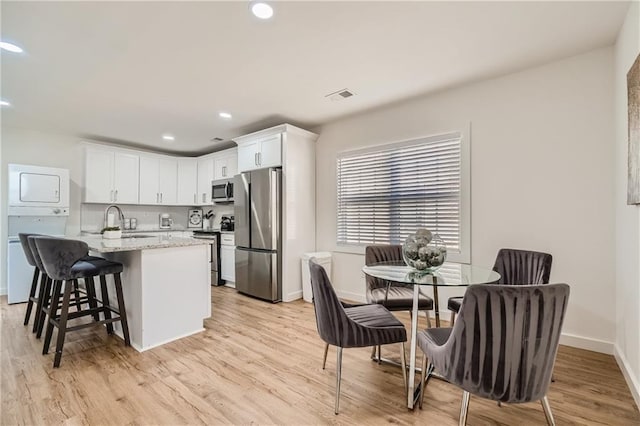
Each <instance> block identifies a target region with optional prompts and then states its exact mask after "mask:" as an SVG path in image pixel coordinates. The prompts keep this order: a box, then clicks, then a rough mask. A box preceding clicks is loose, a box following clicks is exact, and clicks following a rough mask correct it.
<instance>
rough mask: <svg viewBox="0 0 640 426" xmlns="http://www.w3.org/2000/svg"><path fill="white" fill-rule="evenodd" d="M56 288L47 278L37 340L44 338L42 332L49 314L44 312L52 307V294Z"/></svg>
mask: <svg viewBox="0 0 640 426" xmlns="http://www.w3.org/2000/svg"><path fill="white" fill-rule="evenodd" d="M53 288H54V283H53V280H52V279H51V278H49V277H46V279H45V283H44V289H43V291H42V309H41V310H40V318H38V329H37V330H36V338H38V339H39V338H40V337H41V336H42V330H43V329H44V326H45V322H46V320H47V313H46V312H45V311H44V310H45V309H48V308H49V306H51V292H52V289H53Z"/></svg>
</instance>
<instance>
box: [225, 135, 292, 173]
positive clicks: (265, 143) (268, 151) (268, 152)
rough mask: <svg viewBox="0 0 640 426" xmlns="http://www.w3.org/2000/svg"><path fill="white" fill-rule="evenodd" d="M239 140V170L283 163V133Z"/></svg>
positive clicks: (275, 165) (276, 165)
mask: <svg viewBox="0 0 640 426" xmlns="http://www.w3.org/2000/svg"><path fill="white" fill-rule="evenodd" d="M236 142H238V171H239V172H246V171H248V170H255V169H262V168H265V167H278V166H281V165H282V135H281V134H275V135H270V136H267V137H261V138H255V139H252V138H247V139H243V140H242V141H240V140H236Z"/></svg>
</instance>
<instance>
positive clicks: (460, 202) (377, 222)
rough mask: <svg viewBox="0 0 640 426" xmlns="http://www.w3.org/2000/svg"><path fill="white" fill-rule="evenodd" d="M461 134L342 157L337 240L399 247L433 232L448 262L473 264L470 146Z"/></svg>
mask: <svg viewBox="0 0 640 426" xmlns="http://www.w3.org/2000/svg"><path fill="white" fill-rule="evenodd" d="M464 139H465V138H464V137H463V134H462V133H460V132H456V133H448V134H444V135H438V136H431V137H427V138H422V139H418V140H413V141H409V142H402V143H396V144H390V145H383V146H377V147H375V148H369V149H365V150H359V151H351V152H345V153H342V154H340V155H339V156H338V164H337V168H338V170H337V184H338V204H337V205H338V218H337V232H338V235H337V242H338V244H339V245H346V246H365V245H368V244H400V243H402V242H403V241H404V240H405V238H406V237H407V236H408V235H409V234H411V233H413V232H415V230H416V229H418V228H428V229H430V230H431V231H435V232H436V233H438V234H439V235H440V237H442V239H443V240H444V241H445V243H446V244H447V249H448V259H450V260H456V261H460V262H469V260H470V259H469V257H470V256H469V244H468V241H469V234H470V232H469V215H468V211H469V202H468V201H469V190H468V189H469V182H468V179H469V173H468V169H469V168H468V147H467V145H468V144H465V143H463V140H464Z"/></svg>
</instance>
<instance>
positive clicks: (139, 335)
mask: <svg viewBox="0 0 640 426" xmlns="http://www.w3.org/2000/svg"><path fill="white" fill-rule="evenodd" d="M73 238H74V239H78V240H81V241H84V242H86V243H87V244H88V245H89V250H90V251H91V252H92V253H95V254H96V255H98V256H100V257H104V258H106V259H109V260H113V261H116V262H120V263H122V264H124V272H123V274H122V275H123V277H122V278H123V279H122V283H123V293H124V300H125V305H126V312H127V319H128V322H129V334H130V336H131V346H133V347H134V348H135V349H136V350H138V351H139V352H142V351H145V350H148V349H151V348H154V347H156V346H160V345H163V344H165V343H169V342H171V341H174V340H177V339H180V338H182V337H186V336H189V335H191V334H195V333H198V332H200V331H202V330H204V327H203V321H204V320H205V319H206V318H209V317H210V316H211V274H210V270H209V266H208V265H209V253H210V248H209V243H210V242H209V241H208V240H197V239H192V238H176V237H168V236H166V235H162V236H150V235H139V236H133V237H130V238H119V239H112V240H110V239H103V238H101V237H99V236H83V237H73ZM108 286H110V292H109V293H110V294H113V295H115V292H114V291H111V287H113V282H108ZM114 328H115V331H116V333H117V334H118V335H120V336H122V330H121V328H120V325H119V324H115V327H114Z"/></svg>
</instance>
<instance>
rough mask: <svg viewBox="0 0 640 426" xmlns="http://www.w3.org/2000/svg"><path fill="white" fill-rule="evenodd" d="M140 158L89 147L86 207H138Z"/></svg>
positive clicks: (85, 193) (86, 168)
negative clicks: (121, 205) (112, 204)
mask: <svg viewBox="0 0 640 426" xmlns="http://www.w3.org/2000/svg"><path fill="white" fill-rule="evenodd" d="M138 170H139V157H138V156H137V155H134V154H130V153H128V152H126V151H117V150H113V149H105V148H98V147H93V146H91V147H87V148H86V152H85V175H84V176H85V185H84V202H85V203H121V204H137V203H138Z"/></svg>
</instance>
